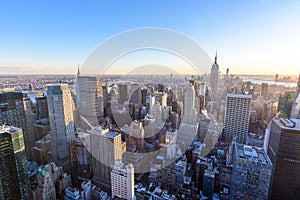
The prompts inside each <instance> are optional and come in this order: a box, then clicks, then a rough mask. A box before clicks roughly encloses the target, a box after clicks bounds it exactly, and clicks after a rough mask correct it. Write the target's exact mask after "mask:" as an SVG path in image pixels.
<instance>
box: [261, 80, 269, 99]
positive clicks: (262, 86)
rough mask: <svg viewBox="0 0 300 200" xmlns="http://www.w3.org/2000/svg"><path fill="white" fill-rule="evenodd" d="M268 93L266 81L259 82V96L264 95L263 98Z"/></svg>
mask: <svg viewBox="0 0 300 200" xmlns="http://www.w3.org/2000/svg"><path fill="white" fill-rule="evenodd" d="M267 95H268V83H262V84H261V96H263V97H264V100H265V99H266V98H267Z"/></svg>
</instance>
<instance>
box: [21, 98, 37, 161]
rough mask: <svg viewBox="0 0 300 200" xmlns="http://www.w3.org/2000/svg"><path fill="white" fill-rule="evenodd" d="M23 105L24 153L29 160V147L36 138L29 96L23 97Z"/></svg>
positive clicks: (32, 145) (30, 157)
mask: <svg viewBox="0 0 300 200" xmlns="http://www.w3.org/2000/svg"><path fill="white" fill-rule="evenodd" d="M23 106H24V114H25V121H26V128H25V132H26V140H25V145H26V155H27V159H29V160H31V159H32V155H31V149H32V147H34V144H35V141H36V138H35V134H34V126H33V123H34V120H33V115H32V114H33V112H32V107H31V101H30V99H29V98H23Z"/></svg>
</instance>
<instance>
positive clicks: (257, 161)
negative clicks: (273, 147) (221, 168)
mask: <svg viewBox="0 0 300 200" xmlns="http://www.w3.org/2000/svg"><path fill="white" fill-rule="evenodd" d="M233 145H234V146H235V147H234V152H233V171H232V180H231V191H230V199H266V200H267V199H269V198H268V195H269V186H270V182H271V173H272V163H271V161H270V159H269V157H268V155H267V154H266V152H265V151H264V150H263V149H262V148H258V147H253V146H247V145H244V144H238V143H234V144H233Z"/></svg>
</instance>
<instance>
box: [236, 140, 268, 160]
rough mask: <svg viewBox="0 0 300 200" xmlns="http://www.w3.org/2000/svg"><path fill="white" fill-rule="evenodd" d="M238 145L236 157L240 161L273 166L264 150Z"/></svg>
mask: <svg viewBox="0 0 300 200" xmlns="http://www.w3.org/2000/svg"><path fill="white" fill-rule="evenodd" d="M235 145H236V155H237V157H238V158H240V159H245V160H248V161H252V162H255V163H261V164H266V165H272V163H271V161H270V159H269V157H268V155H267V154H266V152H265V151H264V150H263V148H259V147H255V146H248V145H243V144H235Z"/></svg>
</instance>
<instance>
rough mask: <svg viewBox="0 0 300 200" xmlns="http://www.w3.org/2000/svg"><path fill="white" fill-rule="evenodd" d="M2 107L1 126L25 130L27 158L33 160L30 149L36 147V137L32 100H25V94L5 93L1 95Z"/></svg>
mask: <svg viewBox="0 0 300 200" xmlns="http://www.w3.org/2000/svg"><path fill="white" fill-rule="evenodd" d="M0 106H1V111H0V124H7V125H10V126H15V127H20V128H22V129H23V134H24V141H25V146H26V156H27V158H28V159H31V158H32V155H31V152H30V149H31V147H32V146H34V142H35V136H34V132H33V121H32V115H31V114H32V111H31V105H30V100H29V99H28V98H24V99H23V94H22V93H19V92H4V93H0Z"/></svg>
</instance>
